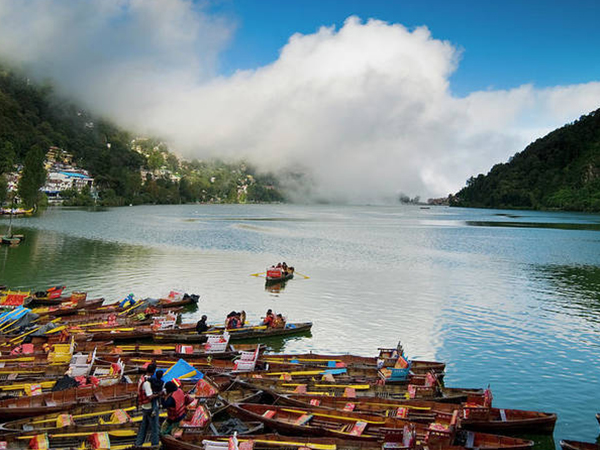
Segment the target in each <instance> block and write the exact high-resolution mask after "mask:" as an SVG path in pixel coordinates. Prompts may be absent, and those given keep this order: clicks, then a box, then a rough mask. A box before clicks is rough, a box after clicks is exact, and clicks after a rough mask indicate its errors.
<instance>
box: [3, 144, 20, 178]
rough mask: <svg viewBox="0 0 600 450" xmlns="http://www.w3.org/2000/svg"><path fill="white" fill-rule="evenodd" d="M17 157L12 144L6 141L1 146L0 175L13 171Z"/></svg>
mask: <svg viewBox="0 0 600 450" xmlns="http://www.w3.org/2000/svg"><path fill="white" fill-rule="evenodd" d="M16 156H17V155H16V153H15V148H14V146H13V144H12V142H9V141H4V142H3V143H2V144H1V145H0V175H1V174H3V173H8V172H11V171H12V169H13V166H14V165H15V157H16Z"/></svg>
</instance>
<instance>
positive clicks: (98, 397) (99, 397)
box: [94, 392, 106, 402]
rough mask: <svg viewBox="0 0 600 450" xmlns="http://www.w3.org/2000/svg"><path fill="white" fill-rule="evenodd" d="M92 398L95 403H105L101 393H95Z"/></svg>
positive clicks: (104, 397)
mask: <svg viewBox="0 0 600 450" xmlns="http://www.w3.org/2000/svg"><path fill="white" fill-rule="evenodd" d="M94 398H95V399H96V401H97V402H105V401H106V396H105V395H104V394H103V393H102V392H96V393H95V394H94Z"/></svg>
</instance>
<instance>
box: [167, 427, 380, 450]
mask: <svg viewBox="0 0 600 450" xmlns="http://www.w3.org/2000/svg"><path fill="white" fill-rule="evenodd" d="M230 437H231V436H219V435H205V434H196V433H186V432H185V431H184V433H183V435H182V436H180V437H177V438H174V437H173V436H162V437H161V443H162V446H163V449H164V450H205V446H204V445H203V444H202V441H205V440H207V441H216V442H228V440H229V438H230ZM237 440H238V442H240V443H242V442H247V441H252V442H253V444H254V445H253V448H254V449H255V450H263V449H265V450H267V449H277V448H281V449H290V448H309V449H313V450H336V449H337V450H342V449H343V450H381V444H379V443H377V442H369V441H365V442H363V441H356V440H343V439H335V438H323V437H312V438H309V437H302V436H296V437H291V436H281V435H279V434H256V435H251V436H238V437H237Z"/></svg>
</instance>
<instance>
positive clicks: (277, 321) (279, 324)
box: [273, 314, 285, 328]
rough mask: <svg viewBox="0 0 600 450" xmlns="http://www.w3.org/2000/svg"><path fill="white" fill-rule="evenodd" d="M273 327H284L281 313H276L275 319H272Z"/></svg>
mask: <svg viewBox="0 0 600 450" xmlns="http://www.w3.org/2000/svg"><path fill="white" fill-rule="evenodd" d="M273 328H285V319H284V318H283V316H282V315H281V314H277V316H275V320H273Z"/></svg>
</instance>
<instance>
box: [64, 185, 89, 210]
mask: <svg viewBox="0 0 600 450" xmlns="http://www.w3.org/2000/svg"><path fill="white" fill-rule="evenodd" d="M60 196H61V198H62V199H64V201H63V204H64V205H65V206H94V205H95V204H96V202H95V200H94V198H93V197H92V192H91V190H90V188H89V187H88V186H85V187H84V188H82V189H81V192H78V191H77V189H66V190H64V191H61V193H60Z"/></svg>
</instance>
